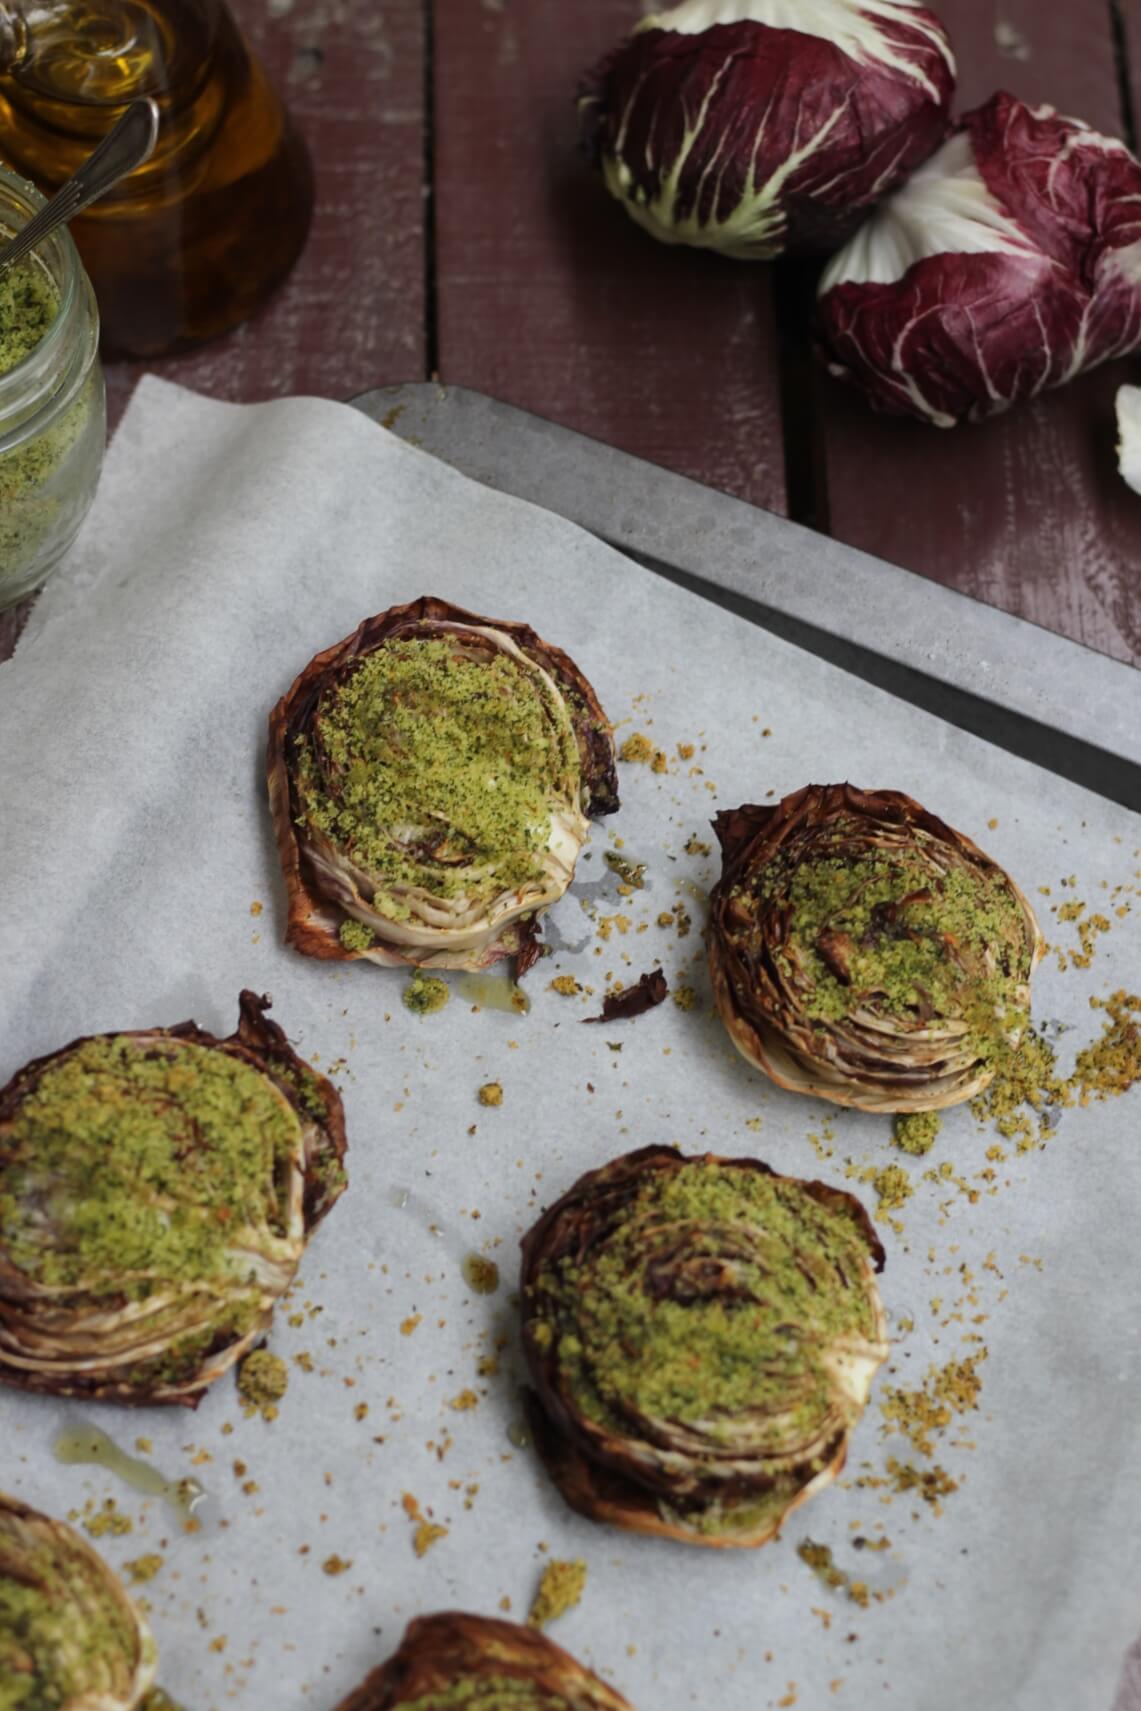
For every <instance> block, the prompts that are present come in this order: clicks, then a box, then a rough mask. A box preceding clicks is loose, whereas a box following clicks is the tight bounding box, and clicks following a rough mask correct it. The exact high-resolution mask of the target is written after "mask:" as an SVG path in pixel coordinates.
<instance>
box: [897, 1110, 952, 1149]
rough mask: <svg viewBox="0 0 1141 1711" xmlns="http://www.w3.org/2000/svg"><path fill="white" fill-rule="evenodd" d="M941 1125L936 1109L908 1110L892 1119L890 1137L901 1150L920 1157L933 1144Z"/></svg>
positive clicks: (941, 1120)
mask: <svg viewBox="0 0 1141 1711" xmlns="http://www.w3.org/2000/svg"><path fill="white" fill-rule="evenodd" d="M942 1126H943V1119H942V1117H941V1116H940V1115H939V1113H938V1111H908V1112H906V1113H902V1112H901V1113H900V1114H899V1115H898V1116H897V1117H894V1118H893V1119H892V1125H891V1138H892V1140H893V1141H894V1142H895V1144H896V1146H897V1147H898V1148H899V1149H900V1151H901V1152H905V1153H910V1154H911V1155H912V1157H913V1158H921V1157H922V1155H923V1154H924V1153H929V1152H930V1151H931V1148H932V1147H933V1146H934V1145H935V1141H936V1137H937V1136H938V1134H939V1130H940V1129H941V1128H942Z"/></svg>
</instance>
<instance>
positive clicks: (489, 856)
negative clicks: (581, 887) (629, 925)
mask: <svg viewBox="0 0 1141 1711" xmlns="http://www.w3.org/2000/svg"><path fill="white" fill-rule="evenodd" d="M318 755H319V756H320V757H321V759H320V765H318V759H317V757H318ZM296 760H297V773H296V780H297V791H298V799H299V804H300V809H301V816H300V817H301V821H302V823H303V824H307V825H308V826H309V828H310V829H311V830H312V831H313V832H315V833H317V834H320V835H323V836H324V837H326V838H327V839H328V840H329V841H330V842H331V843H332V844H334V845H335V846H336V847H337V848H338V849H340V850H343V851H344V852H345V853H346V854H347V855H348V856H349V858H350V859H351V860H352V862H353V864H354V865H355V866H356V867H358V868H359V869H360V870H361V871H363V872H365V873H367V874H368V875H370V876H371V877H372V878H374V879H375V881H376V882H377V885H378V887H380V888H383V887H384V886H385V885H393V884H406V885H414V886H418V887H422V888H423V889H425V890H427V891H428V892H430V893H431V894H432V895H433V896H435V897H439V898H444V899H449V898H453V897H456V896H458V895H460V894H461V893H467V894H470V893H471V892H472V890H473V888H474V889H475V890H477V891H482V890H490V891H491V892H493V893H498V892H500V891H503V890H509V889H511V888H513V887H518V886H521V885H524V884H527V883H529V882H532V881H535V880H538V879H540V878H541V877H542V874H543V863H544V857H545V855H546V852H547V848H548V844H549V840H550V831H551V816H552V810H553V808H554V807H556V806H557V805H558V804H559V803H564V804H565V803H577V800H578V792H579V779H580V767H579V755H578V748H577V744H576V742H575V737H574V731H573V728H572V726H571V724H570V720H569V718H568V715H567V712H566V708H565V705H564V703H563V701H562V698H561V696H559V694H558V693H557V691H554V690H553V688H552V686H551V685H550V684H549V683H548V682H547V681H546V680H545V679H544V678H542V677H540V676H539V674H538V673H537V672H535V671H533V670H530V669H529V668H528V667H526V666H524V665H522V664H520V662H519V661H518V660H516V659H514V658H512V657H511V656H509V655H507V654H500V653H497V654H495V655H494V656H493V657H491V658H489V659H488V658H480V659H478V660H476V659H472V658H468V657H466V656H465V655H463V654H462V653H460V652H459V651H458V650H457V648H456V646H455V645H454V644H453V643H451V642H448V641H440V640H406V641H400V642H391V643H388V644H386V645H384V646H382V647H378V648H376V649H375V650H374V651H373V652H372V653H370V654H368V655H367V656H366V657H365V658H363V659H362V660H361V661H360V662H359V663H358V664H357V665H356V666H355V667H354V668H353V670H352V671H351V672H350V673H349V675H348V676H347V677H343V678H341V679H340V680H339V681H338V682H336V683H335V684H333V685H332V686H331V687H330V688H329V689H327V690H326V691H325V693H324V695H323V696H322V697H321V700H320V704H319V706H318V709H317V713H316V716H315V719H314V725H313V730H312V734H311V737H310V738H299V739H298V747H297V756H296ZM473 869H477V870H478V869H487V870H489V872H488V873H487V874H485V875H484V876H483V878H482V880H481V879H480V877H479V875H478V874H473V872H472V870H473ZM373 907H374V908H377V909H378V910H380V911H381V912H383V913H388V914H392V915H394V916H396V917H399V916H400V914H401V904H400V902H399V900H398V899H395V900H394V899H387V900H386V899H385V898H384V897H383V895H382V894H381V895H378V897H377V898H376V899H375V900H374V902H373ZM407 912H408V911H407V906H406V905H404V906H403V913H404V914H407ZM342 938H343V934H342ZM345 942H348V941H345Z"/></svg>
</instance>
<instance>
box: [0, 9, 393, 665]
mask: <svg viewBox="0 0 1141 1711" xmlns="http://www.w3.org/2000/svg"><path fill="white" fill-rule="evenodd" d="M233 11H234V13H235V16H236V17H237V19H238V22H239V24H240V25H241V26H242V28H243V30H244V31H245V32H246V34H247V36H248V38H249V40H250V41H251V43H252V44H253V45H254V47H255V48H256V50H257V51H258V52H259V53H260V54H261V55H262V57H263V58H264V60H265V62H266V64H267V65H268V67H269V70H270V74H271V76H272V77H273V79H274V82H275V83H276V85H277V88H278V89H279V91H280V92H281V93H282V94H283V95H284V96H285V98H286V100H287V101H288V103H289V105H290V108H291V110H292V112H293V113H294V115H295V117H296V119H297V120H298V122H299V124H300V126H301V128H302V130H303V131H304V133H305V136H306V139H307V141H308V143H309V147H310V150H311V152H312V155H313V164H314V169H315V176H316V184H317V205H316V212H315V214H314V219H313V227H312V231H311V233H310V236H309V242H308V244H307V246H306V249H305V251H304V253H303V255H302V257H301V259H300V261H299V262H298V265H297V267H296V268H295V269H294V271H293V273H292V274H291V275H290V277H289V279H288V280H287V281H286V283H285V285H284V286H283V287H282V288H281V290H280V291H279V292H278V293H277V295H276V296H275V297H274V298H273V299H272V301H271V302H270V303H269V304H267V306H266V308H265V309H264V311H263V312H262V313H261V314H260V315H258V316H257V317H256V318H255V319H254V320H252V321H250V322H248V323H247V324H246V325H245V326H242V327H239V328H237V330H236V331H235V332H233V333H231V334H230V335H228V337H226V338H223V339H218V340H216V341H215V342H214V343H212V344H209V345H204V346H203V347H202V348H201V349H200V350H197V351H192V352H190V353H189V354H188V355H186V356H182V357H178V358H176V359H174V360H171V361H167V362H156V363H148V364H145V365H144V364H140V363H116V364H114V365H110V366H109V367H108V369H107V386H108V403H109V408H110V415H111V420H112V424H114V422H115V421H117V420H118V417H119V416H120V415H121V414H122V411H123V408H124V406H125V404H126V401H127V398H128V396H129V394H130V392H131V390H132V389H133V387H134V385H135V382H136V380H137V378H138V376H139V374H140V373H142V372H143V371H144V368H145V369H146V370H148V371H151V372H154V373H157V374H163V375H165V376H167V377H168V378H169V379H171V380H177V381H180V382H181V383H182V384H183V385H185V386H191V387H193V388H194V389H195V390H196V391H198V392H205V393H208V394H209V395H210V396H212V397H215V398H232V399H238V400H242V401H249V400H253V399H261V398H276V397H283V396H285V395H286V394H288V393H299V392H300V393H315V394H317V395H319V396H321V397H326V398H347V397H349V396H351V395H352V394H353V393H354V392H362V391H364V390H366V389H367V388H369V387H372V386H382V385H387V384H389V383H391V382H395V381H401V380H421V379H423V377H424V373H425V367H424V251H423V225H424V214H423V206H424V197H423V182H424V133H423V85H424V73H423V12H422V6H421V0H384V4H383V5H380V4H378V3H377V0H338V3H337V5H336V6H335V7H330V6H329V5H328V3H327V0H268V4H267V3H266V0H233ZM26 610H27V603H25V604H24V605H23V606H22V607H21V608H18V609H17V611H16V612H15V613H3V614H0V659H5V658H7V656H8V655H9V654H10V653H11V651H12V648H13V646H14V645H15V639H16V636H17V634H18V632H19V628H20V625H21V623H22V621H23V616H24V615H25V613H26Z"/></svg>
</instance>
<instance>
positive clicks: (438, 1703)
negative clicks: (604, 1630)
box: [339, 1611, 630, 1711]
mask: <svg viewBox="0 0 1141 1711" xmlns="http://www.w3.org/2000/svg"><path fill="white" fill-rule="evenodd" d="M397 1707H400V1708H401V1711H453V1708H454V1711H461V1708H462V1711H630V1706H629V1704H628V1703H627V1701H626V1700H625V1699H623V1698H622V1695H621V1694H620V1693H615V1691H614V1689H613V1688H612V1687H607V1686H606V1683H605V1682H603V1681H599V1679H598V1677H597V1676H596V1675H592V1674H591V1672H590V1670H588V1669H585V1668H584V1667H583V1665H582V1664H580V1663H576V1662H575V1660H574V1658H572V1657H570V1656H569V1655H568V1653H566V1652H564V1651H563V1650H562V1649H561V1648H560V1647H559V1646H556V1645H553V1644H552V1643H551V1641H550V1640H547V1639H544V1638H543V1636H542V1635H541V1634H536V1633H534V1632H532V1630H531V1629H530V1628H520V1627H518V1626H517V1625H516V1624H515V1623H514V1622H497V1621H494V1620H492V1619H491V1618H490V1617H487V1616H467V1615H464V1614H463V1613H462V1612H459V1611H448V1612H445V1613H443V1614H441V1615H438V1616H421V1617H420V1618H419V1620H418V1621H415V1622H412V1623H410V1624H409V1626H408V1628H407V1630H406V1632H405V1635H404V1638H403V1640H402V1641H401V1643H400V1650H399V1651H397V1652H395V1653H394V1654H393V1655H392V1657H390V1658H389V1660H388V1662H387V1663H385V1664H382V1665H381V1666H380V1668H379V1669H376V1670H374V1671H373V1672H372V1674H371V1675H370V1676H368V1678H367V1679H366V1680H365V1681H363V1682H362V1683H361V1685H360V1686H359V1687H358V1688H357V1690H356V1692H355V1693H350V1695H349V1697H348V1698H347V1699H345V1700H343V1701H342V1702H341V1705H340V1707H339V1711H396V1708H397Z"/></svg>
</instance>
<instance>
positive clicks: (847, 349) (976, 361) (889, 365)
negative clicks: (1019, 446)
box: [817, 94, 1141, 428]
mask: <svg viewBox="0 0 1141 1711" xmlns="http://www.w3.org/2000/svg"><path fill="white" fill-rule="evenodd" d="M817 330H818V343H819V347H820V351H821V354H822V356H823V357H824V360H825V361H826V362H827V363H828V365H829V367H830V369H831V371H832V373H833V374H835V375H837V376H839V377H840V378H841V379H845V380H850V381H853V382H854V383H855V384H856V385H857V386H859V387H860V388H861V389H862V391H863V392H864V393H865V394H866V395H867V397H868V399H869V400H870V401H871V403H872V404H873V405H874V406H875V407H876V409H878V410H884V411H887V412H888V413H890V414H892V415H905V416H915V417H918V418H919V419H920V420H921V421H926V422H930V423H933V424H934V425H935V426H936V427H940V428H949V427H953V426H954V425H955V423H957V422H966V421H971V422H975V421H980V420H982V419H983V418H985V417H988V416H995V415H998V414H999V413H1000V412H1001V411H1003V410H1006V409H1009V407H1010V406H1011V405H1012V404H1015V403H1017V402H1018V401H1019V399H1022V398H1032V397H1034V396H1035V395H1036V394H1037V393H1039V392H1042V391H1044V390H1045V389H1046V388H1047V387H1051V386H1061V385H1063V384H1064V383H1065V382H1066V381H1068V380H1072V379H1073V378H1074V376H1075V375H1077V374H1081V373H1082V372H1084V370H1086V369H1088V368H1094V367H1096V365H1097V364H1098V363H1102V362H1106V361H1107V360H1108V359H1109V358H1111V357H1116V356H1121V355H1124V354H1125V353H1126V352H1129V351H1133V350H1136V349H1138V347H1141V162H1139V161H1138V160H1137V159H1136V157H1135V156H1134V155H1132V154H1131V153H1130V152H1129V150H1128V149H1127V148H1126V146H1125V144H1124V143H1122V142H1118V141H1117V140H1116V139H1115V138H1112V137H1103V136H1100V135H1099V134H1098V132H1096V131H1092V130H1090V128H1089V126H1088V125H1084V124H1083V123H1082V122H1081V120H1080V119H1068V118H1064V117H1063V116H1062V115H1061V114H1058V113H1056V112H1055V111H1054V109H1053V108H1052V107H1028V106H1027V105H1026V103H1025V102H1024V101H1018V100H1016V99H1015V97H1014V96H1013V95H1005V94H999V95H995V96H993V97H992V98H991V100H990V101H988V102H987V103H986V105H985V106H983V107H977V108H975V110H974V111H973V112H970V113H965V114H964V115H963V117H962V119H961V120H960V121H959V125H958V128H957V130H956V134H955V135H954V136H953V137H952V138H951V139H950V140H949V141H948V142H947V143H945V144H944V146H943V148H942V149H940V151H939V153H938V154H937V155H936V156H935V157H934V159H933V160H931V161H929V162H928V163H927V164H926V165H925V166H923V167H922V168H921V169H920V170H919V171H918V172H917V173H916V174H915V176H914V177H913V178H912V179H911V180H910V182H909V183H907V184H905V185H904V186H903V188H902V189H901V190H899V191H897V193H896V194H895V195H894V196H893V197H891V199H890V200H889V201H887V202H885V203H884V205H883V206H882V207H881V208H880V209H878V210H877V211H876V212H875V213H874V214H873V215H872V216H871V218H870V219H869V220H868V222H867V223H866V225H864V226H863V227H862V228H861V229H860V231H859V232H857V233H856V235H855V236H854V237H853V238H852V240H851V242H850V243H848V244H847V245H846V246H845V248H844V249H842V250H841V251H840V252H839V254H838V255H836V256H834V257H833V258H832V260H831V261H830V262H829V264H828V266H827V268H826V269H825V271H824V275H823V278H822V280H821V284H820V301H819V305H818V315H817Z"/></svg>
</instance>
